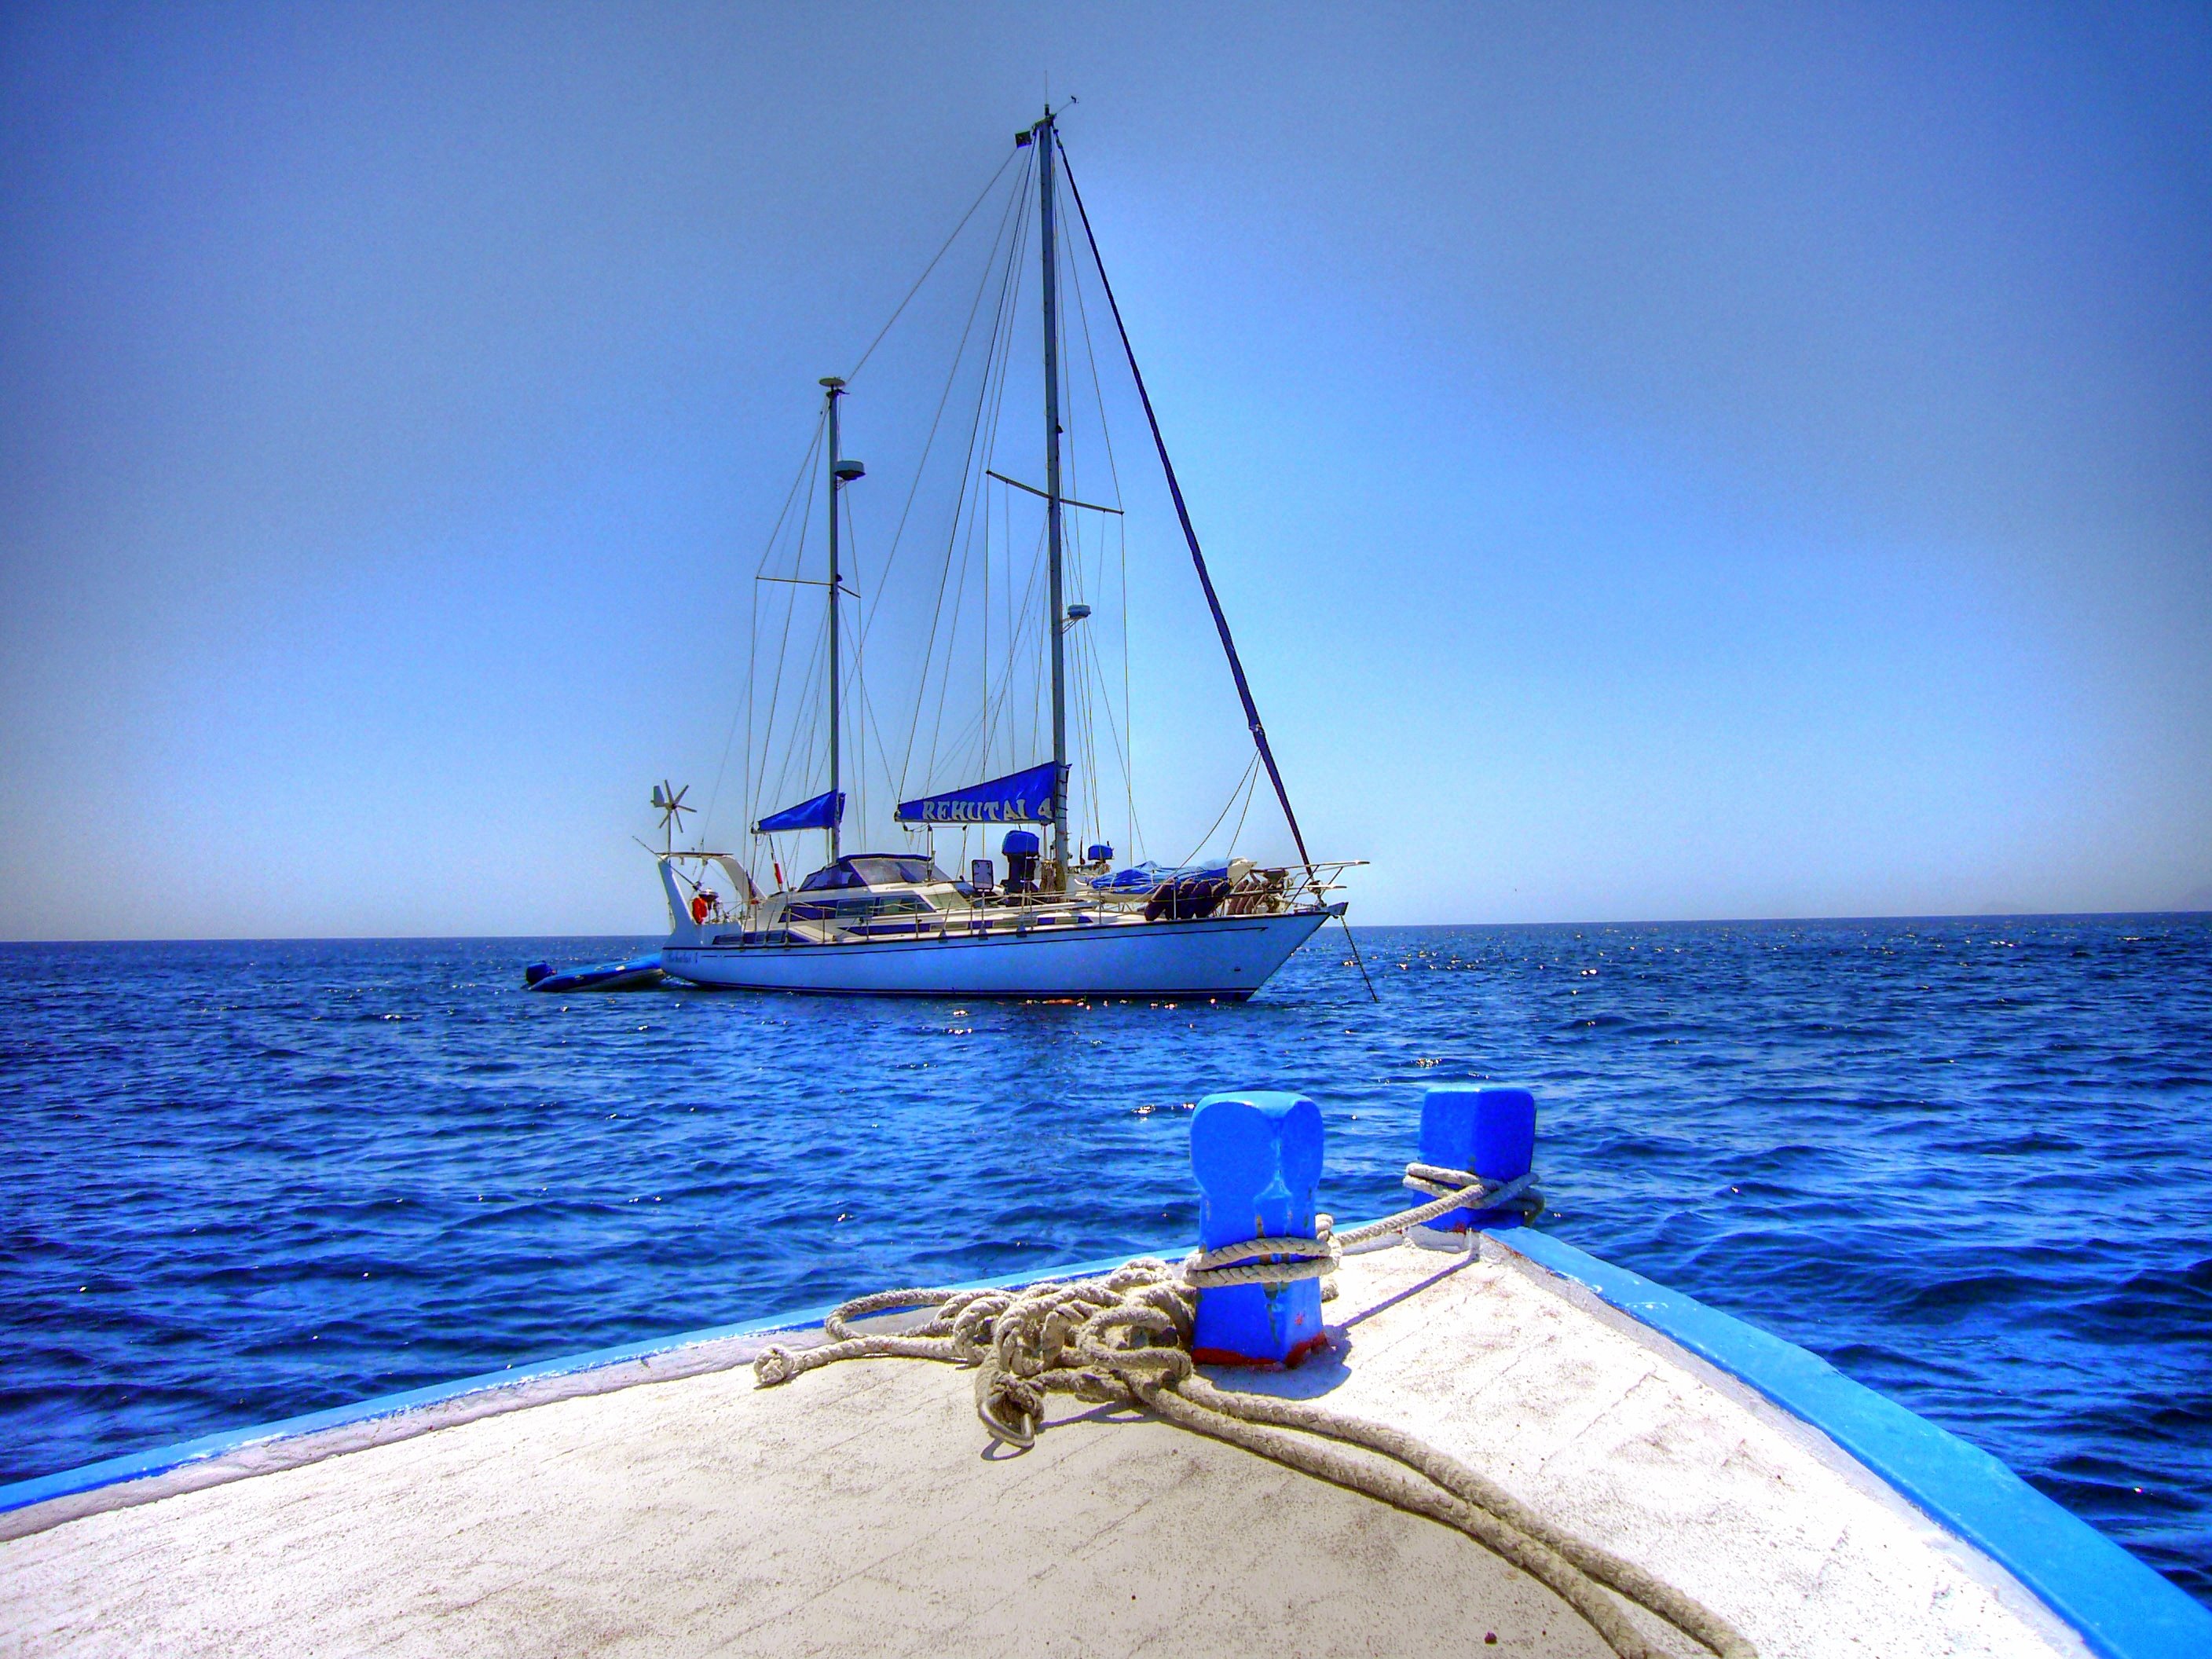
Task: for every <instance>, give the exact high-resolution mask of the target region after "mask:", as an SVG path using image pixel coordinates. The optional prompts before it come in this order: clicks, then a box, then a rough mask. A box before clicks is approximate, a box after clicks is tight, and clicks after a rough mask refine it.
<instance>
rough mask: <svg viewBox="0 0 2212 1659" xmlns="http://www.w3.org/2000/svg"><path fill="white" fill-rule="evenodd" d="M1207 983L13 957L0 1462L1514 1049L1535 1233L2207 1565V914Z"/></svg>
mask: <svg viewBox="0 0 2212 1659" xmlns="http://www.w3.org/2000/svg"><path fill="white" fill-rule="evenodd" d="M1358 942H1359V945H1360V948H1361V950H1362V951H1364V954H1365V957H1366V958H1367V962H1368V966H1369V968H1370V971H1371V972H1372V974H1373V975H1374V979H1375V981H1376V987H1377V990H1378V992H1379V994H1380V999H1381V1000H1380V1002H1379V1004H1376V1003H1370V1000H1369V999H1368V995H1367V993H1366V991H1365V990H1364V987H1362V985H1361V982H1360V980H1359V978H1358V975H1357V974H1356V973H1355V972H1354V971H1353V970H1352V968H1351V967H1350V966H1349V965H1347V957H1346V952H1345V948H1344V942H1343V939H1342V936H1341V935H1340V934H1336V935H1333V936H1325V937H1324V938H1323V939H1321V940H1317V941H1316V943H1315V944H1314V945H1310V946H1309V947H1308V948H1307V949H1306V950H1305V951H1302V952H1301V953H1300V954H1299V955H1298V957H1296V958H1295V959H1294V960H1293V961H1292V963H1291V964H1290V966H1289V967H1288V968H1287V969H1285V971H1284V972H1283V973H1282V974H1281V975H1279V977H1278V978H1277V979H1276V981H1274V982H1273V984H1272V985H1270V986H1269V987H1268V988H1267V991H1266V992H1264V993H1263V994H1262V995H1261V998H1260V999H1259V1000H1255V1001H1254V1002H1252V1003H1250V1004H1249V1005H1246V1006H1210V1005H1205V1004H1199V1005H1184V1006H1168V1005H1164V1004H1163V1005H1141V1004H1138V1005H1131V1004H1121V1005H1098V1006H1085V1005H1080V1004H1076V1005H1034V1004H1033V1005H1022V1004H1015V1005H1000V1004H991V1003H983V1002H976V1003H973V1004H966V1005H963V1004H959V1003H951V1002H870V1001H858V1000H808V999H803V998H793V997H775V996H755V995H746V994H702V993H696V992H684V991H674V990H664V991H658V992H647V993H641V994H628V995H614V996H598V997H591V996H584V997H575V998H571V999H568V1000H561V999H557V998H553V997H548V996H544V995H538V994H526V993H525V992H524V991H523V990H522V988H521V984H522V980H521V969H522V967H523V965H524V964H525V963H527V962H530V961H532V960H536V959H539V958H544V959H547V960H550V961H553V962H556V963H583V962H587V961H592V960H598V959H603V958H605V957H611V956H615V955H619V954H623V953H625V952H628V951H632V950H634V949H635V948H639V947H641V946H642V947H644V948H650V947H651V943H652V942H651V941H630V940H610V939H458V940H358V941H344V942H321V941H318V942H293V943H223V944H142V945H5V946H0V1137H4V1146H5V1150H6V1163H5V1175H4V1185H0V1480H16V1479H21V1478H23V1477H26V1476H30V1475H34V1474H46V1473H50V1472H53V1471H56V1470H59V1469H63V1468H70V1467H71V1466H74V1465H76V1464H80V1463H84V1462H91V1461H93V1460H95V1459H99V1458H103V1457H108V1456H112V1455H116V1454H118V1453H122V1452H126V1451H131V1450H134V1449H143V1448H148V1447H152V1446H155V1445H159V1444H162V1443H167V1442H170V1441H174V1440H179V1439H183V1438H185V1437H191V1436H194V1435H198V1434H203V1433H207V1432H210V1431H216V1430H219V1429H224V1428H228V1427H234V1426H241V1425H251V1424H254V1423H257V1422H262V1421H266V1420H268V1419H275V1418H279V1417H283V1416H288V1415H290V1414H293V1413H300V1412H305V1411H310V1410H313V1409H316V1408H319V1407H326V1406H333V1405H338V1404H341V1403H343V1402H346V1401H356V1400H360V1399H362V1398H365V1397H368V1396H370V1395H379V1394H385V1393H389V1392H392V1391H393V1390H396V1389H406V1388H410V1387H414V1386H416V1385H420V1384H424V1383H435V1382H439V1381H443V1380H447V1379H450V1378H454V1377H458V1376H464V1375H467V1374H470V1373H474V1372H481V1371H487V1370H499V1369H500V1368H501V1367H503V1366H507V1365H509V1364H520V1363H522V1362H526V1361H529V1360H532V1359H538V1358H550V1357H553V1356H556V1355H560V1354H562V1353H565V1352H575V1351H579V1350H582V1349H587V1348H592V1347H598V1346H605V1345H608V1344H613V1343H620V1342H625V1341H631V1340H641V1339H644V1338H647V1337H652V1336H654V1335H657V1334H665V1333H671V1332H676V1331H682V1330H685V1329H690V1328H698V1327H702V1326H708V1325H714V1324H720V1323H726V1322H732V1321H736V1320H742V1319H745V1318H748V1317H754V1316H763V1315H767V1314H770V1313H774V1312H776V1311H779V1310H786V1309H792V1308H798V1307H804V1306H809V1305H813V1304H821V1303H824V1302H828V1301H832V1300H835V1299H836V1298H838V1297H843V1296H846V1295H848V1294H853V1293H856V1292H860V1291H866V1290H870V1289H875V1288H878V1287H881V1286H885V1285H903V1284H913V1283H916V1282H930V1281H939V1282H942V1281H947V1280H959V1279H971V1278H975V1277H979V1276H983V1275H987V1274H997V1273H1012V1272H1017V1271H1042V1270H1044V1269H1047V1268H1049V1267H1053V1266H1054V1265H1055V1264H1059V1263H1064V1262H1071V1261H1085V1260H1091V1259H1095V1258H1097V1257H1101V1256H1108V1255H1115V1254H1116V1253H1120V1252H1132V1253H1133V1252H1139V1251H1157V1250H1161V1249H1182V1248H1183V1247H1184V1246H1186V1245H1187V1244H1188V1242H1189V1241H1190V1240H1191V1239H1192V1237H1193V1236H1194V1225H1195V1216H1196V1204H1195V1199H1194V1192H1193V1188H1192V1187H1191V1184H1190V1181H1189V1179H1188V1166H1187V1161H1186V1160H1187V1141H1188V1135H1187V1124H1188V1113H1189V1111H1190V1109H1191V1107H1192V1105H1193V1103H1195V1102H1196V1101H1197V1100H1198V1099H1199V1098H1200V1097H1201V1096H1203V1095H1205V1094H1206V1093H1207V1092H1208V1091H1213V1090H1218V1089H1226V1088H1237V1087H1254V1086H1269V1087H1281V1088H1291V1089H1297V1090H1299V1091H1304V1092H1305V1093H1307V1094H1310V1095H1311V1096H1312V1097H1314V1098H1315V1099H1316V1100H1317V1101H1318V1102H1320V1103H1321V1105H1322V1109H1323V1112H1324V1114H1325V1115H1326V1118H1327V1121H1328V1134H1329V1152H1328V1175H1327V1177H1326V1181H1325V1184H1324V1188H1323V1194H1322V1197H1323V1201H1324V1207H1327V1208H1329V1209H1331V1210H1333V1211H1334V1212H1335V1213H1336V1214H1338V1215H1339V1216H1342V1217H1346V1218H1356V1217H1361V1216H1366V1215H1373V1214H1378V1213H1381V1212H1383V1211H1385V1210H1388V1209H1391V1208H1395V1207H1397V1206H1398V1204H1399V1202H1400V1200H1401V1198H1402V1197H1403V1194H1401V1190H1400V1188H1398V1186H1397V1184H1396V1180H1397V1175H1398V1172H1399V1170H1400V1168H1401V1166H1402V1165H1403V1164H1405V1162H1406V1161H1407V1158H1409V1157H1411V1156H1412V1154H1413V1143H1414V1132H1415V1125H1416V1122H1417V1121H1418V1117H1419V1106H1420V1097H1421V1091H1423V1089H1424V1088H1425V1087H1427V1086H1428V1085H1432V1084H1437V1083H1441V1082H1445V1081H1448V1080H1455V1079H1489V1080H1496V1081H1512V1082H1518V1083H1522V1084H1525V1085H1528V1086H1529V1087H1531V1088H1533V1089H1534V1091H1536V1094H1537V1097H1538V1100H1539V1103H1540V1109H1541V1120H1540V1126H1539V1164H1540V1168H1541V1170H1542V1172H1543V1175H1544V1177H1545V1185H1546V1188H1547V1191H1548V1193H1549V1194H1550V1197H1551V1202H1552V1208H1551V1211H1550V1212H1549V1213H1548V1214H1547V1216H1546V1217H1545V1218H1544V1219H1543V1221H1542V1223H1541V1225H1543V1226H1544V1227H1546V1228H1548V1229H1550V1230H1552V1231H1556V1232H1557V1233H1559V1235H1560V1236H1562V1237H1565V1238H1567V1239H1569V1240H1571V1241H1572V1242H1573V1243H1577V1244H1578V1245H1581V1246H1582V1247H1583V1248H1584V1249H1589V1250H1591V1251H1593V1252H1595V1254H1597V1255H1601V1256H1603V1257H1606V1258H1607V1259H1608V1260H1611V1261H1616V1262H1619V1263H1621V1264H1623V1265H1625V1266H1627V1267H1633V1268H1635V1269H1637V1270H1638V1271H1639V1272H1641V1273H1645V1274H1648V1275H1649V1276H1650V1277H1652V1278H1654V1279H1659V1280H1661V1281H1662V1282H1664V1283H1666V1284H1668V1285H1674V1286H1675V1287H1677V1288H1679V1289H1681V1290H1684V1291H1688V1292H1690V1293H1692V1295H1695V1296H1697V1297H1701V1298H1703V1299H1704V1300H1705V1301H1707V1302H1709V1303H1711V1304H1714V1305H1715V1306H1717V1307H1720V1308H1723V1309H1725V1310H1729V1311H1730V1312H1732V1313H1735V1314H1738V1315H1740V1316H1743V1317H1745V1318H1747V1319H1749V1320H1752V1321H1753V1322H1757V1323H1759V1324H1760V1325H1763V1326H1765V1328H1768V1329H1770V1330H1772V1331H1775V1332H1777V1333H1778V1334H1781V1335H1783V1336H1785V1337H1788V1338H1790V1340H1793V1341H1796V1342H1798V1343H1802V1344H1803V1345H1804V1346H1807V1347H1808V1348H1810V1349H1812V1350H1813V1351H1814V1352H1817V1353H1820V1354H1821V1355H1823V1356H1825V1357H1826V1358H1828V1359H1829V1360H1831V1361H1832V1362H1833V1363H1834V1364H1836V1365H1838V1366H1839V1367H1840V1368H1841V1369H1842V1370H1844V1371H1846V1372H1848V1373H1849V1374H1850V1375H1851V1376H1855V1377H1857V1378H1858V1379H1860V1380H1861V1381H1862V1382H1864V1383H1869V1384H1870V1385H1871V1386H1873V1387H1875V1388H1876V1389H1881V1390H1883V1391H1884V1392H1886V1393H1887V1394H1889V1395H1893V1397H1895V1398H1896V1399H1898V1400H1900V1401H1903V1402H1905V1404H1907V1405H1909V1406H1911V1407H1912V1408H1914V1409H1915V1410H1917V1411H1918V1412H1920V1413H1923V1414H1924V1415H1926V1416H1928V1417H1929V1418H1931V1419H1935V1420H1936V1422H1938V1423H1941V1424H1942V1425H1945V1426H1946V1427H1948V1428H1949V1429H1951V1430H1952V1431H1954V1432H1956V1433H1958V1434H1960V1435H1961V1436H1963V1437H1966V1439H1968V1440H1970V1441H1972V1442H1973V1443H1976V1444H1978V1445H1980V1446H1982V1447H1984V1448H1986V1449H1988V1450H1990V1451H1991V1452H1993V1453H1995V1454H1996V1455H1997V1456H1999V1457H2001V1458H2002V1459H2003V1460H2004V1461H2005V1462H2008V1464H2010V1465H2011V1466H2012V1467H2013V1468H2015V1469H2017V1470H2019V1471H2020V1472H2021V1474H2023V1475H2025V1476H2026V1477H2027V1479H2028V1480H2031V1481H2033V1482H2034V1483H2035V1484H2036V1485H2037V1486H2039V1487H2041V1488H2042V1489H2043V1490H2044V1491H2045V1492H2049V1493H2050V1494H2051V1496H2053V1497H2054V1498H2057V1499H2058V1500H2059V1501H2060V1502H2062V1503H2063V1504H2066V1505H2068V1506H2069V1508H2071V1509H2073V1510H2075V1512H2076V1513H2078V1514H2080V1515H2081V1516H2084V1517H2086V1518H2087V1519H2088V1520H2089V1521H2091V1522H2094V1523H2095V1524H2096V1525H2097V1526H2099V1527H2100V1528H2104V1529H2105V1530H2106V1532H2107V1533H2109V1534H2112V1536H2113V1537H2115V1538H2117V1539H2118V1540H2119V1541H2121V1542H2123V1543H2124V1544H2126V1545H2127V1546H2128V1547H2130V1548H2132V1549H2133V1550H2135V1551H2136V1553H2139V1554H2141V1555H2142V1556H2143V1557H2144V1558H2146V1559H2148V1560H2149V1561H2151V1562H2152V1563H2153V1564H2154V1565H2156V1566H2158V1567H2159V1568H2160V1569H2161V1570H2162V1571H2165V1572H2166V1573H2168V1574H2169V1575H2171V1576H2172V1577H2173V1578H2174V1579H2175V1580H2176V1581H2178V1582H2179V1583H2181V1584H2183V1585H2184V1586H2185V1587H2186V1588H2187V1589H2189V1590H2191V1592H2192V1593H2193V1594H2195V1595H2197V1596H2198V1597H2200V1598H2203V1599H2204V1600H2207V1601H2212V1182H2208V1181H2207V1179H2206V1170H2205V1166H2206V1155H2205V1154H2206V1146H2207V1140H2208V1137H2209V1136H2212V917H2208V916H2203V915H2179V916H2131V917H2093V918H2076V917H2061V918H2045V919H2033V920H2015V919H2006V920H2002V921H1996V920H1962V921H1869V922H1859V921H1850V922H1788V923H1749V924H1746V923H1729V924H1716V925H1698V926H1673V925H1669V926H1649V927H1463V928H1423V929H1411V928H1370V929H1362V930H1360V931H1359V933H1358Z"/></svg>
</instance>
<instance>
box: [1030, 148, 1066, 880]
mask: <svg viewBox="0 0 2212 1659" xmlns="http://www.w3.org/2000/svg"><path fill="white" fill-rule="evenodd" d="M1031 131H1033V132H1034V134H1035V135H1036V150H1037V234H1038V240H1040V241H1041V242H1042V245H1043V252H1044V522H1045V549H1046V554H1045V556H1046V561H1047V563H1046V568H1047V570H1048V573H1049V580H1048V590H1049V591H1048V593H1047V595H1046V598H1045V603H1046V605H1048V607H1050V609H1049V610H1048V613H1047V615H1048V623H1049V626H1048V629H1047V632H1048V635H1050V637H1051V640H1052V780H1053V781H1052V856H1053V860H1054V863H1056V864H1057V865H1058V866H1060V880H1061V881H1062V883H1063V884H1064V883H1065V882H1066V879H1067V870H1068V860H1067V617H1066V610H1065V607H1064V606H1063V605H1062V604H1061V602H1060V291H1059V274H1060V273H1059V257H1058V256H1059V247H1058V238H1057V234H1056V232H1055V230H1054V225H1053V216H1052V179H1053V173H1054V131H1053V125H1052V108H1051V106H1049V105H1048V106H1046V107H1045V112H1044V119H1042V121H1040V122H1038V123H1037V124H1036V126H1035V127H1034V128H1033V129H1032V130H1031Z"/></svg>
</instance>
